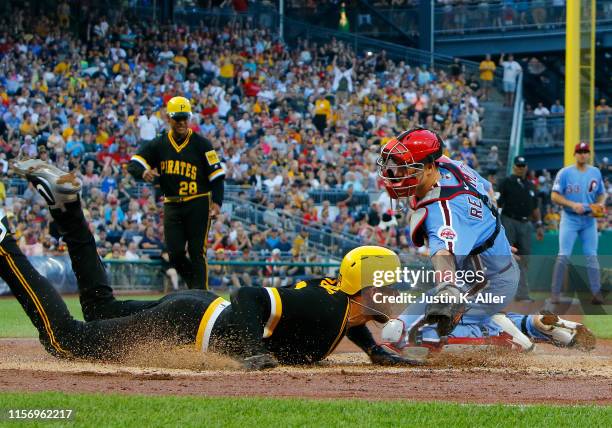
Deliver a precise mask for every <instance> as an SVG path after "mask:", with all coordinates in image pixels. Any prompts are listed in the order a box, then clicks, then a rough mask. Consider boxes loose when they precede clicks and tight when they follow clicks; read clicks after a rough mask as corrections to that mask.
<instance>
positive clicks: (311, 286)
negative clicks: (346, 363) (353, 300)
mask: <svg viewBox="0 0 612 428" xmlns="http://www.w3.org/2000/svg"><path fill="white" fill-rule="evenodd" d="M266 290H267V292H268V293H269V295H270V301H271V302H272V300H275V303H274V305H272V307H273V310H272V311H271V313H270V318H269V322H268V323H266V326H265V328H264V335H263V337H264V341H263V342H264V345H265V347H266V348H267V349H268V350H269V351H270V352H272V354H274V356H275V357H276V358H277V359H278V361H279V362H280V363H281V364H303V363H313V362H316V361H320V360H322V359H324V358H325V357H326V356H327V355H329V354H331V352H332V351H333V350H334V349H335V348H336V346H337V345H338V343H339V342H340V340H341V339H342V338H343V337H344V335H345V333H346V329H347V324H348V316H349V297H348V296H347V295H346V294H344V293H343V292H341V291H339V290H338V286H337V280H336V279H331V278H322V279H321V278H319V279H313V280H309V281H301V282H298V283H297V284H295V285H293V286H292V287H289V288H268V289H266Z"/></svg>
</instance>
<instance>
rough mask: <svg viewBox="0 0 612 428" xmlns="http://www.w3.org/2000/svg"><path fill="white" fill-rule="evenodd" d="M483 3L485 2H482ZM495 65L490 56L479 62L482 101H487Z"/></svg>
mask: <svg viewBox="0 0 612 428" xmlns="http://www.w3.org/2000/svg"><path fill="white" fill-rule="evenodd" d="M482 3H485V2H482ZM496 68H497V67H496V66H495V63H494V62H493V61H492V60H491V54H487V55H486V57H485V59H484V60H482V61H481V62H480V67H479V69H480V81H481V82H482V98H481V100H482V101H488V100H489V96H490V94H491V87H492V86H493V77H494V73H495V69H496Z"/></svg>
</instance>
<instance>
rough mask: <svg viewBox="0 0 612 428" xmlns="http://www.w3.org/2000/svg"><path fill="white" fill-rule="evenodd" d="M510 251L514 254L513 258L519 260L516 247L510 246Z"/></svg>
mask: <svg viewBox="0 0 612 428" xmlns="http://www.w3.org/2000/svg"><path fill="white" fill-rule="evenodd" d="M510 251H512V255H513V256H514V260H517V261H518V260H520V259H521V257H520V256H519V255H518V248H516V247H513V246H512V245H511V246H510Z"/></svg>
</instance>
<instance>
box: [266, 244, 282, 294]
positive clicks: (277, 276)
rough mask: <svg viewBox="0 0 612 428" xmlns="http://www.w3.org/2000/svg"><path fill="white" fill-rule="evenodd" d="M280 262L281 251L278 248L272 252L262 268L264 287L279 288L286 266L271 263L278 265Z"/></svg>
mask: <svg viewBox="0 0 612 428" xmlns="http://www.w3.org/2000/svg"><path fill="white" fill-rule="evenodd" d="M280 261H281V251H280V250H279V249H278V248H275V249H273V250H272V253H271V254H270V257H268V258H267V259H266V263H267V264H266V266H265V267H264V270H263V274H264V281H263V286H264V287H280V286H281V282H282V280H283V278H284V276H285V272H286V266H279V265H273V263H279V262H280Z"/></svg>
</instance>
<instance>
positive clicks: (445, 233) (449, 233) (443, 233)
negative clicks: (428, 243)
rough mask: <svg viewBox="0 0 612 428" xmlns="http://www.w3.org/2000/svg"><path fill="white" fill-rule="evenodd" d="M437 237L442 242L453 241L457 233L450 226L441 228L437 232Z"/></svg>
mask: <svg viewBox="0 0 612 428" xmlns="http://www.w3.org/2000/svg"><path fill="white" fill-rule="evenodd" d="M438 236H439V237H440V238H442V240H444V241H454V240H455V239H457V233H456V232H455V230H454V229H453V228H452V227H450V226H442V227H441V228H440V229H439V230H438Z"/></svg>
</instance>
